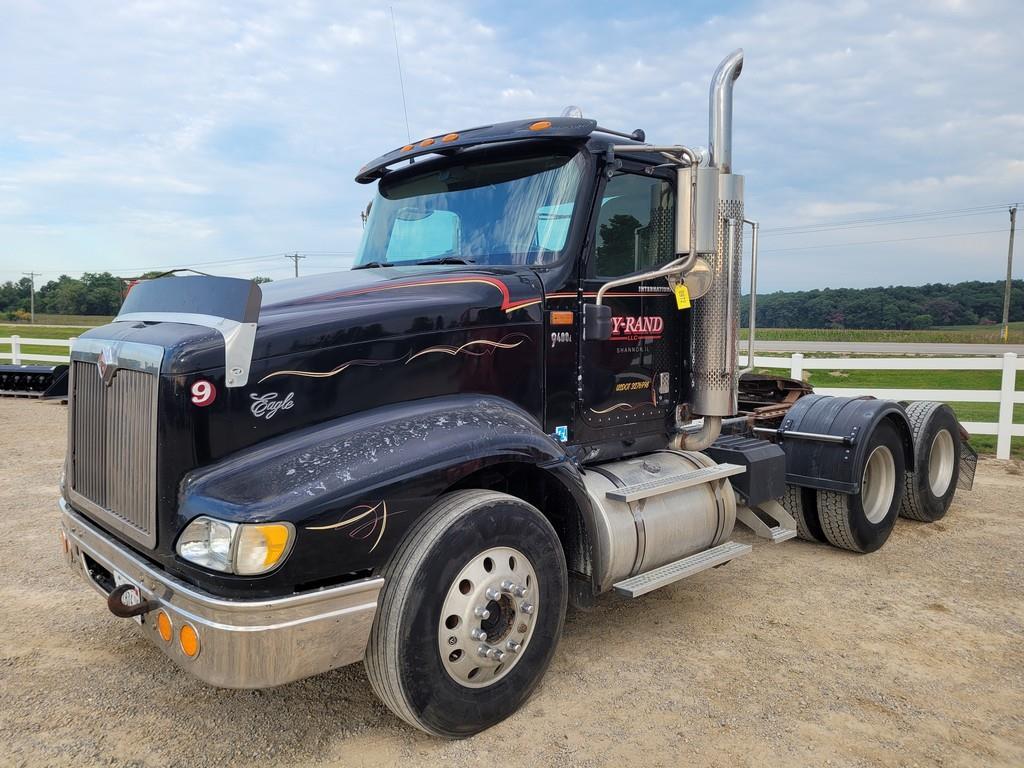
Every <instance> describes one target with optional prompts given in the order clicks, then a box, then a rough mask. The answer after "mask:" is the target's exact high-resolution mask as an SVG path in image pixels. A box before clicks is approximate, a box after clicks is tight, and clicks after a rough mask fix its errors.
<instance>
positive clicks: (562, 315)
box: [551, 311, 573, 325]
mask: <svg viewBox="0 0 1024 768" xmlns="http://www.w3.org/2000/svg"><path fill="white" fill-rule="evenodd" d="M572 321H573V316H572V312H559V311H555V312H552V313H551V324H552V325H572Z"/></svg>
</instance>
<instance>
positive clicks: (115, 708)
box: [0, 400, 1024, 768]
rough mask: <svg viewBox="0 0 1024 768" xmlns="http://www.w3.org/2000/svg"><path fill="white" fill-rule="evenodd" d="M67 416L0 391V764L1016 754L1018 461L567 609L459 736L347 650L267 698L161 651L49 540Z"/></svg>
mask: <svg viewBox="0 0 1024 768" xmlns="http://www.w3.org/2000/svg"><path fill="white" fill-rule="evenodd" d="M64 433H65V411H64V409H63V407H61V406H57V405H49V404H42V403H33V402H28V401H11V400H0V457H2V458H0V462H2V463H0V521H2V522H3V523H4V533H3V535H2V536H0V606H2V608H0V621H2V623H0V627H2V637H3V640H4V643H3V648H2V649H0V745H2V748H0V764H2V765H74V766H84V765H147V766H148V765H154V766H156V765H161V766H162V765H182V766H189V767H190V768H195V767H198V766H207V765H209V766H215V765H216V766H221V765H233V764H244V765H246V766H250V767H251V766H260V765H277V764H293V765H339V766H341V765H344V766H375V765H391V764H396V763H401V764H402V765H407V766H411V765H416V766H419V765H423V766H446V768H450V766H458V765H486V764H493V765H500V766H502V768H514V767H515V766H527V767H528V768H538V766H545V765H559V766H563V765H565V766H617V767H618V766H624V765H687V766H705V765H706V766H721V765H736V766H746V765H750V766H764V765H773V766H797V765H815V766H820V765H833V766H846V765H850V766H875V765H899V766H912V765H918V766H925V765H942V766H993V765H1006V766H1011V765H1012V766H1021V765H1024V597H1022V595H1024V555H1022V552H1024V525H1022V518H1024V500H1022V499H1021V495H1022V491H1024V475H1022V474H1021V467H1020V466H1019V464H1011V463H1009V462H998V461H994V460H989V461H983V462H982V463H981V465H980V470H979V480H978V483H977V485H976V486H975V490H974V491H973V492H971V493H962V495H961V496H960V499H959V502H958V503H957V504H956V505H955V506H954V508H953V510H952V511H951V512H950V514H949V515H948V516H947V518H946V519H945V520H943V521H942V522H940V523H937V524H932V525H924V524H915V523H910V522H908V521H900V524H899V525H898V526H897V528H896V532H895V533H894V534H893V537H892V539H890V541H889V543H888V544H887V545H886V546H885V548H884V549H883V550H882V551H880V552H878V553H876V554H873V555H869V556H856V555H852V554H850V553H847V552H842V551H839V550H836V549H831V548H827V547H822V546H812V545H809V544H806V543H803V542H788V543H785V544H782V545H778V546H775V545H771V544H768V543H760V542H759V543H757V544H756V546H755V549H754V553H753V554H752V555H751V556H749V557H747V558H743V559H741V560H739V561H736V562H734V563H731V564H730V565H728V566H727V567H724V568H721V569H719V570H717V571H714V572H711V573H705V574H701V575H699V576H697V577H694V578H692V579H689V580H687V581H684V582H681V583H680V584H678V585H675V586H674V587H670V588H667V589H664V590H661V591H658V592H655V593H652V594H651V595H648V596H647V597H645V598H642V599H639V600H636V601H633V602H626V601H620V600H616V599H609V600H606V601H605V602H604V604H603V605H602V606H600V607H599V608H598V609H596V610H594V611H590V612H587V613H576V614H572V615H570V617H569V620H568V622H567V624H566V632H565V636H564V638H563V640H562V644H561V646H560V648H559V651H558V654H557V656H556V658H555V662H554V664H553V665H552V667H551V670H550V671H549V673H548V675H547V678H546V679H545V682H544V683H543V685H542V686H541V689H540V691H539V693H538V694H537V695H536V696H535V697H534V698H533V699H532V700H531V701H530V702H529V703H528V705H527V706H526V707H525V708H524V709H523V710H522V711H520V712H519V713H518V714H517V715H515V716H513V717H512V718H511V719H509V720H507V721H506V722H505V723H503V724H501V725H499V726H498V727H496V728H494V729H492V730H490V731H489V732H487V733H484V734H483V735H481V736H478V737H476V738H474V739H470V740H467V741H462V742H454V743H449V742H443V741H439V740H436V739H433V738H430V737H427V736H425V735H423V734H421V733H419V732H416V731H413V730H411V729H410V728H408V727H406V726H404V725H403V724H401V723H400V722H399V721H398V720H396V719H395V718H394V717H392V716H391V715H390V714H389V713H388V712H387V711H386V710H385V709H384V708H383V707H382V706H381V705H380V704H378V703H377V701H376V700H375V699H374V697H373V694H372V693H371V691H370V688H369V685H368V683H367V681H366V678H365V675H364V673H363V669H362V667H361V666H358V665H357V666H353V667H348V668H346V669H343V670H340V671H336V672H333V673H329V674H325V675H321V676H319V677H316V678H313V679H310V680H305V681H301V682H298V683H294V684H292V685H288V686H285V687H282V688H279V689H276V690H271V691H260V692H238V691H224V690H217V689H213V688H209V687H207V686H205V685H204V684H202V683H199V682H197V681H195V680H193V679H191V678H189V677H188V676H187V675H186V674H184V673H182V672H180V671H179V670H178V669H176V668H175V667H174V666H172V665H171V663H170V662H169V661H168V660H167V659H165V657H164V656H163V655H162V654H161V653H159V652H158V651H157V650H155V649H154V648H151V647H150V646H149V645H148V644H147V643H146V642H144V641H143V640H142V639H141V638H140V637H138V636H137V635H136V634H135V632H134V630H133V626H134V625H133V624H132V623H131V622H129V621H126V620H119V619H115V618H114V617H113V616H111V615H110V614H109V613H108V612H107V611H106V609H105V607H104V606H103V604H102V601H101V600H100V599H99V597H98V596H97V595H96V594H95V592H93V591H91V590H90V589H88V588H87V587H86V586H85V585H84V584H82V583H80V582H79V581H78V580H77V579H76V578H74V577H73V576H72V575H71V574H70V572H69V571H67V569H66V567H65V566H64V564H63V561H62V559H61V557H60V556H59V554H58V543H57V535H56V526H57V511H56V508H55V505H54V501H55V495H56V484H57V476H58V472H59V468H60V463H61V461H62V458H63V449H64V440H65V437H64ZM738 538H741V539H744V540H746V539H747V537H746V534H745V533H743V532H740V533H739V534H738ZM751 538H752V537H751Z"/></svg>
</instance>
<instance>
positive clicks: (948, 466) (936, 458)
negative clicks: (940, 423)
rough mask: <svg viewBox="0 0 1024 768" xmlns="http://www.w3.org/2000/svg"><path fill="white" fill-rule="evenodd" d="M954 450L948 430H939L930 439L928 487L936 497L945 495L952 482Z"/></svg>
mask: <svg viewBox="0 0 1024 768" xmlns="http://www.w3.org/2000/svg"><path fill="white" fill-rule="evenodd" d="M955 456H956V449H955V446H954V445H953V436H952V435H951V434H949V430H948V429H941V430H939V431H938V432H937V433H936V434H935V437H934V438H933V439H932V447H931V449H930V450H929V451H928V485H930V486H931V489H932V493H933V494H935V495H936V496H938V497H940V498H941V497H942V496H945V495H946V491H948V490H949V484H950V482H951V481H952V480H953V459H954V457H955Z"/></svg>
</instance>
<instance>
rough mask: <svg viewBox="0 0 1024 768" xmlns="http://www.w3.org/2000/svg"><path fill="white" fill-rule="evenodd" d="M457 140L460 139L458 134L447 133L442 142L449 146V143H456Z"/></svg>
mask: <svg viewBox="0 0 1024 768" xmlns="http://www.w3.org/2000/svg"><path fill="white" fill-rule="evenodd" d="M457 138H459V134H457V133H446V134H445V135H444V136H442V137H441V141H443V142H444V143H445V144H447V143H448V142H449V141H455V140H456V139H457Z"/></svg>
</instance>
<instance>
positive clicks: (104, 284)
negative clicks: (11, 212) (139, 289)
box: [0, 272, 270, 320]
mask: <svg viewBox="0 0 1024 768" xmlns="http://www.w3.org/2000/svg"><path fill="white" fill-rule="evenodd" d="M160 274H162V273H159V272H149V273H146V274H145V275H143V276H142V278H143V279H146V278H152V277H157V276H158V275H160ZM253 279H254V280H256V282H259V283H266V282H270V278H267V277H256V278H253ZM127 286H128V283H127V282H126V281H125V280H123V279H122V278H120V277H116V276H114V275H112V274H110V273H109V272H86V273H85V274H84V275H82V276H81V277H69V276H68V275H61V276H60V277H59V278H57V279H56V280H50V281H49V282H47V283H44V284H42V285H40V286H39V287H38V288H37V289H36V312H39V313H40V314H47V315H116V314H117V311H118V310H119V309H120V308H121V300H122V298H123V296H124V291H125V290H126V288H127ZM31 291H32V281H31V280H30V279H29V278H27V277H23V278H21V279H20V280H18V281H16V282H15V281H12V280H8V281H7V282H6V283H2V284H0V316H3V317H4V318H6V319H8V320H15V319H27V317H26V315H27V313H28V312H29V308H30V306H31Z"/></svg>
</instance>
